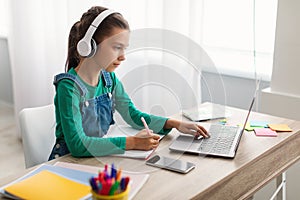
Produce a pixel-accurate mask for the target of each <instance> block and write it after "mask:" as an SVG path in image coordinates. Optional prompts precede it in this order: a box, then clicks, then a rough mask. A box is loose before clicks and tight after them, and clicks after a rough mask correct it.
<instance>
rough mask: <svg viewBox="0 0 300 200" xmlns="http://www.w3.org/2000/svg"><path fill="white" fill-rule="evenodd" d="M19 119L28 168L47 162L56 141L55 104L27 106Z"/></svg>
mask: <svg viewBox="0 0 300 200" xmlns="http://www.w3.org/2000/svg"><path fill="white" fill-rule="evenodd" d="M19 120H20V128H21V134H22V143H23V149H24V157H25V165H26V168H29V167H32V166H34V165H37V164H40V163H43V162H46V161H47V160H48V157H49V155H50V153H51V150H52V147H53V145H54V141H55V124H56V123H55V114H54V105H53V104H51V105H47V106H42V107H35V108H25V109H23V110H21V112H20V114H19Z"/></svg>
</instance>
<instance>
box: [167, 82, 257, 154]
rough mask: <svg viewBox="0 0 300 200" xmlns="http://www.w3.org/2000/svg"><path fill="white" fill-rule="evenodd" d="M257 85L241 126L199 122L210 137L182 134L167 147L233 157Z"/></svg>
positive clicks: (188, 151)
mask: <svg viewBox="0 0 300 200" xmlns="http://www.w3.org/2000/svg"><path fill="white" fill-rule="evenodd" d="M258 85H259V83H258V84H257V87H256V91H255V93H254V97H253V99H252V102H251V104H250V108H249V110H248V114H247V117H246V120H245V123H244V125H243V128H241V127H239V126H228V125H221V124H211V123H201V125H203V126H204V128H206V130H208V132H209V134H210V138H207V139H203V138H202V139H194V137H193V136H191V135H186V134H182V135H179V136H178V137H177V138H176V139H175V141H174V142H173V143H172V144H171V145H170V146H169V149H170V150H171V151H178V152H184V153H197V154H201V155H207V156H219V157H226V158H234V157H235V154H236V151H237V148H238V146H239V143H240V140H241V137H242V134H243V132H244V130H245V127H246V124H247V121H248V118H249V115H250V112H251V110H252V107H253V104H254V101H255V98H256V93H257V91H258Z"/></svg>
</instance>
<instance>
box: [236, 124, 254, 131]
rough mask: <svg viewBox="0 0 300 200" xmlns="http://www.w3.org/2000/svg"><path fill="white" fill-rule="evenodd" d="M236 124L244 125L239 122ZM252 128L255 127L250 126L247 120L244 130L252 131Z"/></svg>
mask: <svg viewBox="0 0 300 200" xmlns="http://www.w3.org/2000/svg"><path fill="white" fill-rule="evenodd" d="M238 126H240V127H244V124H239V125H238ZM254 128H255V127H251V126H250V123H249V122H247V124H246V127H245V130H246V131H253V130H254Z"/></svg>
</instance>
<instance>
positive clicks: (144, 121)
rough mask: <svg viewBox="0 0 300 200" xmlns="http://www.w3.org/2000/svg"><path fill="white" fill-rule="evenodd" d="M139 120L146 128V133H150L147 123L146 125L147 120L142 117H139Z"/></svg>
mask: <svg viewBox="0 0 300 200" xmlns="http://www.w3.org/2000/svg"><path fill="white" fill-rule="evenodd" d="M141 120H142V122H143V124H144V127H145V129H146V130H147V133H148V134H149V135H152V134H151V132H150V129H149V127H148V125H147V122H146V120H145V119H144V117H141Z"/></svg>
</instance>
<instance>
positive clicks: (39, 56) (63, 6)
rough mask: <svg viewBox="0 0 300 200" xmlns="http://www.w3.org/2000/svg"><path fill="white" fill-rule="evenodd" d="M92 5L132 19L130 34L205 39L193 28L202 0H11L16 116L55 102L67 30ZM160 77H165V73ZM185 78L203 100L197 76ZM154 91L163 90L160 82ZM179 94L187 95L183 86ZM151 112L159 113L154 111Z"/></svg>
mask: <svg viewBox="0 0 300 200" xmlns="http://www.w3.org/2000/svg"><path fill="white" fill-rule="evenodd" d="M93 5H102V6H106V7H109V8H112V9H115V10H117V11H119V12H120V13H122V14H123V15H124V17H125V18H126V19H127V20H128V21H129V23H130V25H131V29H132V30H137V29H143V28H158V29H161V28H163V29H169V30H172V31H175V32H178V33H180V34H183V35H184V36H186V37H187V38H189V37H190V36H192V35H193V36H194V37H195V38H198V39H200V38H201V30H200V29H199V27H200V26H195V24H199V23H200V22H201V14H200V13H201V5H202V4H201V1H196V0H194V1H185V0H176V1H174V0H165V1H158V0H151V1H150V0H127V1H123V0H122V1H121V0H116V1H96V0H94V1H92V0H89V1H80V0H76V1H75V0H51V1H50V0H44V1H35V0H22V1H19V0H11V1H10V8H11V9H10V11H11V21H10V23H9V31H8V43H9V52H10V58H11V65H12V76H13V77H12V78H13V90H14V91H13V95H14V105H15V113H16V116H18V113H19V112H20V110H21V109H23V108H25V107H34V106H40V105H45V104H50V103H52V102H53V97H54V93H55V91H54V87H53V85H52V81H53V76H54V75H55V74H57V73H59V72H63V71H64V63H65V60H66V56H67V40H68V33H69V30H70V28H71V26H72V24H73V23H74V22H76V21H77V20H79V19H80V16H81V14H82V13H83V12H85V11H86V10H87V9H88V8H90V7H91V6H93ZM194 16H200V17H199V18H196V17H194ZM195 30H197V32H195ZM174 43H176V41H174ZM166 59H169V58H167V57H165V58H164V60H165V61H162V60H161V61H160V62H166ZM179 61H180V60H179ZM181 61H184V59H183V60H181ZM187 66H188V65H187ZM138 67H140V66H138ZM174 67H176V66H174ZM185 71H186V70H185V69H184V68H183V69H175V70H174V72H176V73H177V74H180V73H181V72H185ZM157 73H159V72H157ZM161 77H162V78H164V77H166V74H164V75H161ZM182 77H183V78H195V80H196V79H197V80H196V82H194V81H195V80H193V81H189V82H194V83H195V89H196V90H197V95H199V96H197V101H198V100H199V98H200V79H199V77H193V76H192V75H190V77H188V74H185V75H183V76H182ZM132 84H134V81H133V82H132ZM154 85H155V84H154ZM129 87H130V86H129ZM156 87H160V86H159V84H158V85H156ZM172 87H173V86H172ZM177 87H181V85H180V84H178V85H177ZM182 87H185V86H184V85H183V86H182ZM190 87H192V86H190ZM154 89H155V88H154ZM171 89H172V88H171ZM181 91H184V88H182V90H181ZM161 96H163V97H164V99H165V98H168V96H166V95H165V96H164V95H163V94H162V95H161ZM157 98H159V97H157ZM167 103H168V102H167ZM140 105H141V106H142V108H141V109H144V108H147V107H148V106H149V105H143V102H142V103H141V104H140ZM155 105H156V104H155ZM155 105H154V107H155ZM143 106H144V107H143ZM152 106H153V105H152ZM180 108H182V107H180V106H179V107H178V108H177V109H180ZM153 109H154V110H155V108H153ZM153 109H152V111H153ZM158 110H160V109H158ZM146 111H147V110H146ZM150 111H151V109H150ZM162 113H165V114H169V113H172V112H167V113H166V112H162Z"/></svg>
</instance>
